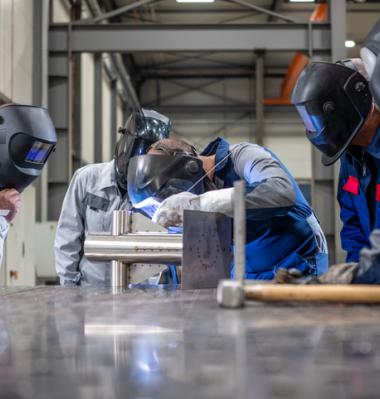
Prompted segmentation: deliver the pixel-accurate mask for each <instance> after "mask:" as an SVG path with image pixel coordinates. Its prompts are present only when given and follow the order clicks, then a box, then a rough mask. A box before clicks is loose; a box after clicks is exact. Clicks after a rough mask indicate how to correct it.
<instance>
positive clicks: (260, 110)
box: [255, 50, 264, 145]
mask: <svg viewBox="0 0 380 399" xmlns="http://www.w3.org/2000/svg"><path fill="white" fill-rule="evenodd" d="M255 54H256V72H255V76H256V79H255V85H256V129H255V130H256V131H255V139H256V140H255V141H256V143H257V144H259V145H263V136H264V105H263V101H264V51H260V50H258V51H255Z"/></svg>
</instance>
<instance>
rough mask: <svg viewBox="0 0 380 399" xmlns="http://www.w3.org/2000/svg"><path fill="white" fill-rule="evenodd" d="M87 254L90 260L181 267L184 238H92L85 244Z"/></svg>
mask: <svg viewBox="0 0 380 399" xmlns="http://www.w3.org/2000/svg"><path fill="white" fill-rule="evenodd" d="M84 254H85V256H86V257H87V258H88V259H91V260H102V261H109V260H117V261H122V262H124V263H172V264H180V263H181V260H182V234H168V233H137V234H125V235H121V236H106V235H90V236H88V237H87V239H86V241H85V243H84Z"/></svg>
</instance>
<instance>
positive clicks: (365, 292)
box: [217, 280, 380, 308]
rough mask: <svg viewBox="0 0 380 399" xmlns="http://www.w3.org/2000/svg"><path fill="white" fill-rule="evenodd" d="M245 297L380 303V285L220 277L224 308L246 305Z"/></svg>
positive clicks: (219, 294)
mask: <svg viewBox="0 0 380 399" xmlns="http://www.w3.org/2000/svg"><path fill="white" fill-rule="evenodd" d="M245 299H250V300H254V301H264V302H281V301H297V302H334V303H351V304H353V303H380V286H376V285H364V284H358V285H349V284H326V285H324V284H316V285H296V284H270V283H269V284H266V283H264V284H251V285H244V284H243V282H242V281H236V280H221V281H220V282H219V285H218V288H217V300H218V304H219V305H220V306H222V307H225V308H239V307H242V306H244V303H245Z"/></svg>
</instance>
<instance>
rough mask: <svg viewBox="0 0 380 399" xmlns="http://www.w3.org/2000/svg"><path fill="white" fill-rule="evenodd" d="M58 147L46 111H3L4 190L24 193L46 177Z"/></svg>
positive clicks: (0, 171)
mask: <svg viewBox="0 0 380 399" xmlns="http://www.w3.org/2000/svg"><path fill="white" fill-rule="evenodd" d="M56 143H57V135H56V132H55V128H54V125H53V122H52V120H51V119H50V116H49V114H48V111H47V110H46V109H45V108H41V107H34V106H31V105H20V104H7V105H3V106H1V107H0V189H4V188H15V189H16V190H18V191H19V192H21V191H22V190H24V189H25V188H26V187H27V186H28V185H29V184H30V183H32V182H33V180H35V179H36V178H37V177H38V176H40V175H41V173H42V168H43V167H44V165H45V163H46V161H47V159H48V158H49V155H50V154H51V152H52V151H53V150H54V148H55V145H56Z"/></svg>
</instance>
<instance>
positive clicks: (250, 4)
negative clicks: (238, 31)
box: [225, 0, 297, 23]
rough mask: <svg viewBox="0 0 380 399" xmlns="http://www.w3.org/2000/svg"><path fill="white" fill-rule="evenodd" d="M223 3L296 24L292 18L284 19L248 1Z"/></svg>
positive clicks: (234, 0) (229, 0)
mask: <svg viewBox="0 0 380 399" xmlns="http://www.w3.org/2000/svg"><path fill="white" fill-rule="evenodd" d="M225 1H228V2H230V3H235V4H239V5H241V6H243V7H247V8H250V9H251V10H255V11H258V12H260V13H262V14H266V15H270V16H272V17H276V18H278V19H282V20H283V21H285V22H293V23H296V22H297V21H296V20H295V19H293V18H289V17H286V16H285V15H282V14H279V13H277V12H274V11H271V10H267V9H266V8H263V7H259V6H256V5H255V4H252V3H249V2H248V1H245V0H225Z"/></svg>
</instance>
